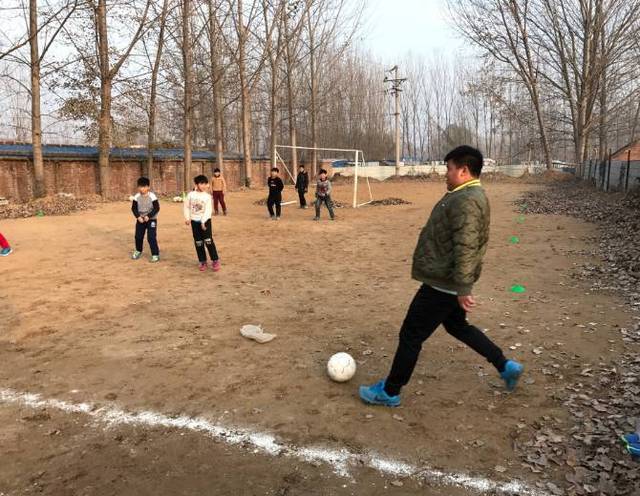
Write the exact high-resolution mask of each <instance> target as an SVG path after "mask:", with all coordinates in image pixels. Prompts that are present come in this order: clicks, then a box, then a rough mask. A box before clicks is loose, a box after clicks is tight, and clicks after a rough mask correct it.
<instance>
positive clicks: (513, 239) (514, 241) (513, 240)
mask: <svg viewBox="0 0 640 496" xmlns="http://www.w3.org/2000/svg"><path fill="white" fill-rule="evenodd" d="M509 243H511V244H512V245H517V244H518V243H520V238H519V237H518V236H511V237H510V238H509Z"/></svg>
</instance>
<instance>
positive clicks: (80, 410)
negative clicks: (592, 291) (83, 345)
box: [0, 389, 549, 496]
mask: <svg viewBox="0 0 640 496" xmlns="http://www.w3.org/2000/svg"><path fill="white" fill-rule="evenodd" d="M0 403H2V404H6V405H8V404H16V405H22V406H25V407H28V408H32V409H40V408H49V409H52V410H59V411H62V412H65V413H75V414H84V415H87V416H89V417H91V418H92V419H94V420H96V421H98V422H101V423H103V424H105V425H106V426H107V427H114V426H122V425H137V426H146V427H166V428H174V429H179V430H188V431H193V432H199V433H203V434H205V435H207V436H209V437H211V438H214V439H216V440H218V441H221V442H224V443H225V444H228V445H232V446H240V447H242V448H245V449H247V448H248V449H250V450H252V451H253V452H254V453H262V454H266V455H269V456H283V457H289V458H297V459H298V460H302V461H304V462H307V463H314V464H318V463H322V464H326V465H328V466H330V467H331V469H332V470H333V472H334V473H335V474H337V475H339V476H341V477H350V474H351V469H354V468H362V467H366V468H370V469H373V470H375V471H377V472H378V473H379V474H380V475H382V476H387V477H406V478H411V479H414V480H421V481H424V482H430V483H437V484H440V485H446V486H455V487H459V488H462V489H469V490H473V491H477V492H480V493H485V492H488V491H494V492H497V493H501V494H506V495H509V494H512V495H518V496H549V495H548V493H546V492H544V491H541V490H539V489H537V488H535V487H532V486H530V485H528V484H526V483H524V482H521V481H518V480H513V481H510V482H498V481H493V480H491V479H488V478H484V477H476V476H472V475H468V474H464V473H456V472H445V471H442V470H437V469H432V468H425V467H418V466H416V465H413V464H410V463H406V462H403V461H400V460H396V459H393V458H388V457H384V456H381V455H379V454H377V453H368V454H358V453H354V452H352V451H350V450H348V449H347V448H337V449H336V448H327V447H323V446H296V445H293V444H287V443H284V442H282V441H278V440H277V439H276V438H275V437H274V436H273V435H272V434H269V433H266V432H260V431H255V430H252V429H247V428H242V427H233V426H228V425H223V424H219V423H213V422H212V421H210V420H207V419H205V418H202V417H187V416H184V415H180V416H176V417H170V416H168V415H164V414H162V413H157V412H152V411H145V410H142V411H137V412H128V411H125V410H122V409H120V408H117V407H114V406H111V405H109V406H98V405H95V404H92V403H72V402H68V401H64V400H58V399H53V398H50V399H46V398H42V396H41V395H39V394H33V393H25V392H19V391H15V390H13V389H0Z"/></svg>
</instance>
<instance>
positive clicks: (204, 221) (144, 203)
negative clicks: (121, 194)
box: [131, 169, 227, 272]
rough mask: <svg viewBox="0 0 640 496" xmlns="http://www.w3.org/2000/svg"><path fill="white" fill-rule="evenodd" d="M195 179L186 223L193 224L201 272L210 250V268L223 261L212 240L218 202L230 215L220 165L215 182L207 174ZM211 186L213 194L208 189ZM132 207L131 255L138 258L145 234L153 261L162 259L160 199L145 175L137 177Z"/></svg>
mask: <svg viewBox="0 0 640 496" xmlns="http://www.w3.org/2000/svg"><path fill="white" fill-rule="evenodd" d="M193 183H194V188H193V190H192V191H190V192H189V194H188V195H187V197H186V198H185V199H184V209H183V211H184V223H185V224H186V225H187V226H191V232H192V234H193V242H194V244H195V248H196V254H197V256H198V268H199V270H200V272H204V271H205V270H207V268H208V267H209V265H208V263H207V252H208V253H209V259H210V260H211V270H213V271H214V272H218V271H219V270H220V268H221V264H220V257H219V256H218V250H217V249H216V244H215V242H214V241H213V228H212V226H211V217H212V215H213V214H214V213H215V215H218V213H219V206H221V207H222V212H223V214H224V215H227V205H226V203H225V201H224V195H225V193H226V189H227V183H226V181H225V180H224V178H223V177H222V174H221V172H220V169H215V170H214V172H213V181H212V183H213V184H212V185H210V184H209V179H208V178H207V176H204V175H199V176H196V177H195V178H194V179H193ZM211 186H212V194H210V193H209V189H210V188H211ZM131 211H132V212H133V215H134V217H135V218H136V234H135V250H134V251H133V254H132V255H131V258H132V259H133V260H138V259H139V258H140V257H141V256H142V249H143V243H144V236H145V234H146V235H147V241H148V243H149V248H151V262H152V263H155V262H159V261H160V248H159V247H158V241H157V230H158V213H159V212H160V203H159V202H158V198H157V197H156V195H155V194H154V193H153V192H151V191H150V181H149V179H148V178H146V177H141V178H139V179H138V193H137V194H136V195H135V196H134V197H133V201H132V203H131Z"/></svg>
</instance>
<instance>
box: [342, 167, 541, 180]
mask: <svg viewBox="0 0 640 496" xmlns="http://www.w3.org/2000/svg"><path fill="white" fill-rule="evenodd" d="M545 170H546V167H545V166H541V165H524V164H523V165H498V166H496V165H485V166H484V167H483V168H482V172H483V173H487V172H500V173H502V174H506V175H508V176H512V177H520V176H522V175H523V174H525V173H529V174H539V173H541V172H544V171H545ZM354 171H355V167H339V168H338V167H336V168H335V169H334V172H335V173H340V175H343V176H353V174H354ZM446 172H447V166H446V165H442V164H438V165H405V166H402V167H400V175H401V176H418V175H427V174H439V175H441V176H444V175H445V173H446ZM358 175H359V176H362V177H369V178H372V179H378V180H379V181H384V180H385V179H388V178H390V177H392V176H395V175H396V168H395V167H390V166H384V165H379V166H369V167H358Z"/></svg>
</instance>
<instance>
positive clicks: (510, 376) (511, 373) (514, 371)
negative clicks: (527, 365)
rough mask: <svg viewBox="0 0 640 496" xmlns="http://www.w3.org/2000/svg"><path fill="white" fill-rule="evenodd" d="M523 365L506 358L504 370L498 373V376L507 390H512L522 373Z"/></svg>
mask: <svg viewBox="0 0 640 496" xmlns="http://www.w3.org/2000/svg"><path fill="white" fill-rule="evenodd" d="M523 371H524V367H523V366H522V365H521V364H519V363H518V362H516V361H514V360H507V363H506V364H505V366H504V372H501V373H500V377H502V379H503V380H504V383H505V384H506V386H507V391H513V390H514V389H515V388H516V385H517V384H518V379H520V376H521V375H522V372H523Z"/></svg>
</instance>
